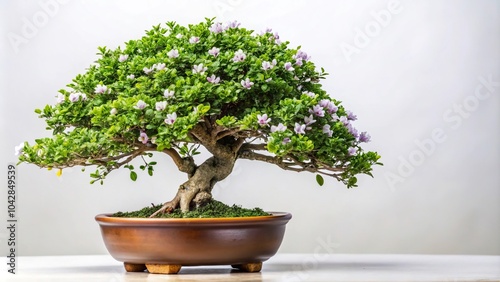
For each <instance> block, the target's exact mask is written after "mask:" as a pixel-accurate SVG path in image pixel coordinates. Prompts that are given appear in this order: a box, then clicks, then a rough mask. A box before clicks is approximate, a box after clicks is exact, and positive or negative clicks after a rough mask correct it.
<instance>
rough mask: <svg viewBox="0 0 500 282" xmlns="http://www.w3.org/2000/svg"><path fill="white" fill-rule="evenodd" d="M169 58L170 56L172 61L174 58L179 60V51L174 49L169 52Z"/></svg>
mask: <svg viewBox="0 0 500 282" xmlns="http://www.w3.org/2000/svg"><path fill="white" fill-rule="evenodd" d="M167 56H168V57H169V58H171V59H172V58H177V57H179V50H177V49H172V50H170V51H168V53H167Z"/></svg>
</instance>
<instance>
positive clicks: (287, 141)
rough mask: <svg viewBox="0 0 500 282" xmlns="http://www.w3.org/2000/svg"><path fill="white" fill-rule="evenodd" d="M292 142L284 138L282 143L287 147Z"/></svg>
mask: <svg viewBox="0 0 500 282" xmlns="http://www.w3.org/2000/svg"><path fill="white" fill-rule="evenodd" d="M290 141H291V140H290V138H288V137H285V138H283V141H282V142H281V143H283V144H284V145H286V144H288V143H290Z"/></svg>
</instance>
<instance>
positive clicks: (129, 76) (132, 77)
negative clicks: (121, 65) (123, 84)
mask: <svg viewBox="0 0 500 282" xmlns="http://www.w3.org/2000/svg"><path fill="white" fill-rule="evenodd" d="M134 78H135V75H133V74H129V75H127V79H134Z"/></svg>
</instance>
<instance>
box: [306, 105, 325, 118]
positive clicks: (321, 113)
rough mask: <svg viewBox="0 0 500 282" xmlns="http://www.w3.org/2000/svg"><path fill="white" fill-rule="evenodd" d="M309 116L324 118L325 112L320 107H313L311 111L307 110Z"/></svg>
mask: <svg viewBox="0 0 500 282" xmlns="http://www.w3.org/2000/svg"><path fill="white" fill-rule="evenodd" d="M309 112H310V113H311V114H314V115H315V116H318V117H324V116H325V110H323V107H321V106H320V105H316V106H314V107H313V108H312V109H311V110H309Z"/></svg>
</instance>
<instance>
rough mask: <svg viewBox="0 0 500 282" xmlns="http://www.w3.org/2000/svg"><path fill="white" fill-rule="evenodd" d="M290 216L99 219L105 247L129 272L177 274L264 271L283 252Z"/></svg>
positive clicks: (98, 216) (110, 217)
mask: <svg viewBox="0 0 500 282" xmlns="http://www.w3.org/2000/svg"><path fill="white" fill-rule="evenodd" d="M290 218H292V215H291V214H290V213H280V212H273V213H272V215H270V216H258V217H238V218H162V219H160V218H120V217H112V216H111V215H110V214H100V215H97V216H96V217H95V219H96V221H97V222H98V223H99V225H100V227H101V234H102V237H103V239H104V244H105V245H106V248H107V249H108V251H109V253H110V254H111V256H112V257H113V258H115V259H116V260H118V261H122V262H124V264H125V269H126V270H127V271H144V270H145V269H146V267H147V269H148V270H149V272H152V273H177V272H178V271H179V270H180V268H181V266H192V265H222V264H228V265H232V266H233V267H236V268H239V269H241V270H244V271H249V272H255V271H260V269H261V266H262V262H263V261H266V260H268V259H269V258H270V257H272V256H273V255H274V254H276V252H277V251H278V248H279V247H280V245H281V241H282V240H283V235H284V233H285V224H286V223H287V222H288V221H289V220H290Z"/></svg>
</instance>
